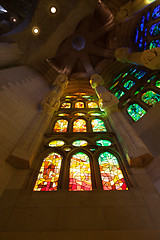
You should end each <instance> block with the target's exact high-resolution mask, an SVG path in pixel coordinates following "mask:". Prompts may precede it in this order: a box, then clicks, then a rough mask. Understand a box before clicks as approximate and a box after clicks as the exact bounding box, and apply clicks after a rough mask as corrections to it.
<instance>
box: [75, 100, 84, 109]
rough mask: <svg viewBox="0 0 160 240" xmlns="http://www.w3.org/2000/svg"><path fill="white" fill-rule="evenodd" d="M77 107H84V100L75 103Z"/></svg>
mask: <svg viewBox="0 0 160 240" xmlns="http://www.w3.org/2000/svg"><path fill="white" fill-rule="evenodd" d="M74 106H75V108H84V102H82V101H78V102H76V103H75V105H74Z"/></svg>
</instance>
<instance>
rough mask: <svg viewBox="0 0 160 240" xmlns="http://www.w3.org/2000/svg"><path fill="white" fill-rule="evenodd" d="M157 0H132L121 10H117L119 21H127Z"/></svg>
mask: <svg viewBox="0 0 160 240" xmlns="http://www.w3.org/2000/svg"><path fill="white" fill-rule="evenodd" d="M155 1H156V0H132V1H129V2H127V3H126V4H125V5H123V6H122V7H121V8H120V10H119V12H117V15H116V20H117V21H118V22H125V21H127V20H129V19H130V18H132V17H133V16H135V15H136V14H137V13H138V12H139V11H141V10H142V9H144V8H146V7H147V6H148V5H149V4H151V3H153V2H155Z"/></svg>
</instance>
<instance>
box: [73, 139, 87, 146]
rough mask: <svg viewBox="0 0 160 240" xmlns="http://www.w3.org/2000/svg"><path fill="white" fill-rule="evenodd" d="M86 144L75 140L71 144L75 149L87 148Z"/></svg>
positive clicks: (84, 141)
mask: <svg viewBox="0 0 160 240" xmlns="http://www.w3.org/2000/svg"><path fill="white" fill-rule="evenodd" d="M87 144H88V142H87V141H86V140H76V141H74V142H73V143H72V145H73V146H75V147H85V146H87Z"/></svg>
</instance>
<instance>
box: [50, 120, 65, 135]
mask: <svg viewBox="0 0 160 240" xmlns="http://www.w3.org/2000/svg"><path fill="white" fill-rule="evenodd" d="M67 127H68V121H67V120H65V119H60V120H57V122H56V123H55V125H54V130H53V131H54V132H66V131H67Z"/></svg>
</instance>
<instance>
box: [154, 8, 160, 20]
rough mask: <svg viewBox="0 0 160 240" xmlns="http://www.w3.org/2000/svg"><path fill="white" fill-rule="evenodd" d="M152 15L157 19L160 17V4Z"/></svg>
mask: <svg viewBox="0 0 160 240" xmlns="http://www.w3.org/2000/svg"><path fill="white" fill-rule="evenodd" d="M152 17H153V18H154V19H157V18H159V17H160V5H158V6H157V7H155V8H154V10H153V13H152Z"/></svg>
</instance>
